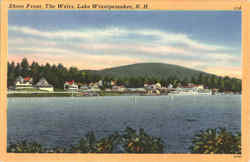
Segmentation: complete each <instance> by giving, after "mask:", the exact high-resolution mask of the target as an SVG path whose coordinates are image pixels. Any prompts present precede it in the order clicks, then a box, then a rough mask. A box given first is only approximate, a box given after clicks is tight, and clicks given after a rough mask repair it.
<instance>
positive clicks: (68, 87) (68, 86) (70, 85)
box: [64, 80, 78, 91]
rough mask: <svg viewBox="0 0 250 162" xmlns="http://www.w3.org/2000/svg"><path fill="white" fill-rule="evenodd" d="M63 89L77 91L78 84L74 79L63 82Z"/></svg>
mask: <svg viewBox="0 0 250 162" xmlns="http://www.w3.org/2000/svg"><path fill="white" fill-rule="evenodd" d="M64 90H73V91H77V90H78V85H77V84H76V83H75V81H74V80H72V81H69V82H65V83H64Z"/></svg>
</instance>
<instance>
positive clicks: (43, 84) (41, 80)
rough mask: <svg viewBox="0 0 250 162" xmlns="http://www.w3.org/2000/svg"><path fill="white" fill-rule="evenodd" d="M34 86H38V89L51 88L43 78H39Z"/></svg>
mask: <svg viewBox="0 0 250 162" xmlns="http://www.w3.org/2000/svg"><path fill="white" fill-rule="evenodd" d="M36 86H38V87H52V85H51V84H49V83H48V81H47V80H46V79H45V78H41V79H40V80H39V82H37V83H36Z"/></svg>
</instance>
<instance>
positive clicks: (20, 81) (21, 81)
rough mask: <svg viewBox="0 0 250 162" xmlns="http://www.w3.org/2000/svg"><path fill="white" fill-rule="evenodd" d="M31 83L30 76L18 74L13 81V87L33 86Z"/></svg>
mask: <svg viewBox="0 0 250 162" xmlns="http://www.w3.org/2000/svg"><path fill="white" fill-rule="evenodd" d="M32 83H33V79H32V78H31V77H25V78H23V77H22V76H19V77H17V79H16V81H15V89H26V88H34V87H33V85H32Z"/></svg>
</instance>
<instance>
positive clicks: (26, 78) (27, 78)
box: [23, 77, 31, 81]
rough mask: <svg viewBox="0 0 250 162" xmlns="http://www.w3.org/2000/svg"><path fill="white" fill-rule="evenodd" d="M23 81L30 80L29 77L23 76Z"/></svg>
mask: <svg viewBox="0 0 250 162" xmlns="http://www.w3.org/2000/svg"><path fill="white" fill-rule="evenodd" d="M23 80H24V81H30V80H31V77H25V78H23Z"/></svg>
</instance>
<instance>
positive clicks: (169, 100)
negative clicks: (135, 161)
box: [7, 95, 241, 153]
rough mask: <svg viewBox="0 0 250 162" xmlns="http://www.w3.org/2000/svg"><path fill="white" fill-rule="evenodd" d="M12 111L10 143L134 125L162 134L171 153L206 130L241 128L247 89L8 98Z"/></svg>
mask: <svg viewBox="0 0 250 162" xmlns="http://www.w3.org/2000/svg"><path fill="white" fill-rule="evenodd" d="M7 115H8V116H7V118H8V120H7V122H8V127H7V128H8V143H9V142H16V141H20V140H24V139H28V140H35V141H37V142H39V143H41V144H43V145H44V146H46V147H55V146H70V145H71V144H75V143H77V142H78V140H79V139H80V138H81V137H83V136H84V135H85V134H86V133H87V132H88V131H91V130H93V131H95V132H96V134H97V137H98V138H100V137H103V136H106V135H109V134H112V133H113V132H114V131H122V130H124V129H125V128H126V127H127V126H129V127H132V128H135V129H137V130H138V129H139V128H144V130H145V131H146V132H147V133H148V134H150V135H153V136H158V137H161V138H162V139H163V140H164V141H165V143H166V148H165V152H166V153H188V152H189V150H188V147H189V146H190V144H191V140H192V137H194V135H195V134H196V133H199V131H200V130H204V129H207V128H217V127H225V128H227V129H228V130H230V131H233V132H237V131H240V130H241V95H231V96H136V97H132V96H115V97H112V96H105V97H78V98H77V97H48V98H47V97H44V98H35V97H34V98H8V113H7Z"/></svg>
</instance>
